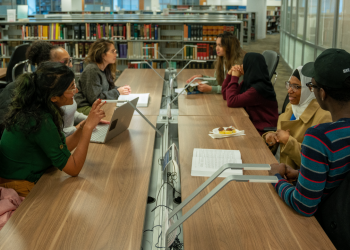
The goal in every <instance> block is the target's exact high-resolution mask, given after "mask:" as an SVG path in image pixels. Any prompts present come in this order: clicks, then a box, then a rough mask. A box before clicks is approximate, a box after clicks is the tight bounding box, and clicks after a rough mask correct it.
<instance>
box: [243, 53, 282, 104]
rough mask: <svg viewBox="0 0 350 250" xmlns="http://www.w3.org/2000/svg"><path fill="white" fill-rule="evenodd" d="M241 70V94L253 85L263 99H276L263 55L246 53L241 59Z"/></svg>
mask: <svg viewBox="0 0 350 250" xmlns="http://www.w3.org/2000/svg"><path fill="white" fill-rule="evenodd" d="M243 70H244V77H243V85H242V87H241V92H240V93H241V94H242V93H244V92H246V91H247V90H248V89H250V88H251V87H253V88H255V89H256V91H257V92H258V93H259V94H260V95H261V96H263V97H264V98H265V99H267V100H270V101H277V99H276V93H275V90H274V88H273V86H272V83H271V81H270V77H269V71H268V70H267V65H266V61H265V58H264V57H263V55H261V54H258V53H247V54H246V55H245V57H244V59H243Z"/></svg>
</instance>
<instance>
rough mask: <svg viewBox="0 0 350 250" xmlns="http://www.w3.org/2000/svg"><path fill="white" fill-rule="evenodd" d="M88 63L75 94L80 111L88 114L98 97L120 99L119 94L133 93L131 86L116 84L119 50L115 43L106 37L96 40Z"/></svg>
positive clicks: (86, 60)
mask: <svg viewBox="0 0 350 250" xmlns="http://www.w3.org/2000/svg"><path fill="white" fill-rule="evenodd" d="M85 62H86V63H88V65H87V66H86V67H85V68H84V71H83V73H82V74H81V75H80V79H79V82H78V84H77V87H78V89H79V93H77V94H76V95H75V97H74V98H75V100H76V102H77V105H78V112H80V113H83V114H85V115H88V114H89V112H90V109H91V105H92V104H93V103H94V102H95V101H96V100H97V99H111V100H115V99H118V97H119V95H128V94H130V93H131V89H130V86H124V87H116V86H115V85H114V79H115V74H116V71H117V50H116V49H115V47H114V43H113V42H111V41H108V40H105V39H98V40H97V41H96V42H94V43H93V44H92V45H91V47H90V50H89V53H88V55H87V57H86V59H85Z"/></svg>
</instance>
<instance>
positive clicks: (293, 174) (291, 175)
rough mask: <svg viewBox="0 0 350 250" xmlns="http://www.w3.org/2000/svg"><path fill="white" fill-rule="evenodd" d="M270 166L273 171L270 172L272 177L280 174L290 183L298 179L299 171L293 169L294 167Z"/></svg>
mask: <svg viewBox="0 0 350 250" xmlns="http://www.w3.org/2000/svg"><path fill="white" fill-rule="evenodd" d="M270 166H271V170H269V174H270V175H275V174H280V175H281V176H282V178H284V179H286V180H287V181H288V182H290V183H292V182H294V181H296V180H297V179H298V176H299V171H298V170H295V169H293V168H292V167H290V166H288V165H286V164H284V163H272V164H270Z"/></svg>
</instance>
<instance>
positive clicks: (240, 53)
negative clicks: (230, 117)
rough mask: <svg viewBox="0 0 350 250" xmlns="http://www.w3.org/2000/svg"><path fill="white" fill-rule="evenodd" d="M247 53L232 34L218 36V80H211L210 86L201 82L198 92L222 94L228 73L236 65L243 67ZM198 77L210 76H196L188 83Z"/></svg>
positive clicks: (216, 63) (216, 74) (188, 81)
mask: <svg viewBox="0 0 350 250" xmlns="http://www.w3.org/2000/svg"><path fill="white" fill-rule="evenodd" d="M245 53H246V52H245V51H244V50H243V49H242V47H241V44H240V42H239V40H238V39H237V37H236V36H234V35H233V34H232V33H231V32H228V31H225V32H224V33H223V34H220V35H218V37H217V38H216V54H217V57H216V62H215V74H214V77H215V78H216V80H209V81H208V84H201V83H200V82H199V86H198V87H197V88H198V90H199V91H200V92H203V93H215V94H221V85H222V83H223V81H224V80H225V76H226V74H227V71H228V70H229V69H231V67H232V66H234V65H236V64H239V65H241V64H242V61H243V57H244V55H245ZM196 77H209V76H203V75H194V76H192V77H191V78H190V79H188V80H187V81H186V82H187V83H190V82H191V81H192V80H193V79H194V78H196Z"/></svg>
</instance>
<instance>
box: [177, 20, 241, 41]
mask: <svg viewBox="0 0 350 250" xmlns="http://www.w3.org/2000/svg"><path fill="white" fill-rule="evenodd" d="M238 30H239V29H238V26H237V25H224V26H217V25H216V26H212V25H210V26H208V25H196V24H191V25H190V24H188V25H186V24H184V26H183V31H184V35H183V37H184V40H185V41H215V40H216V37H217V36H218V35H219V34H222V33H224V31H229V32H232V34H234V35H236V36H237V37H239V35H238Z"/></svg>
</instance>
